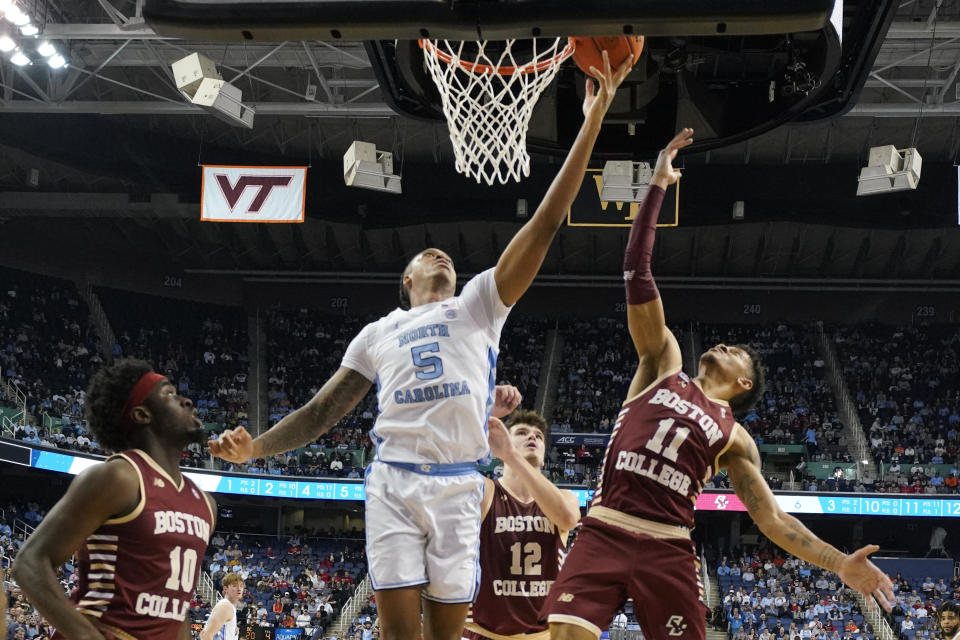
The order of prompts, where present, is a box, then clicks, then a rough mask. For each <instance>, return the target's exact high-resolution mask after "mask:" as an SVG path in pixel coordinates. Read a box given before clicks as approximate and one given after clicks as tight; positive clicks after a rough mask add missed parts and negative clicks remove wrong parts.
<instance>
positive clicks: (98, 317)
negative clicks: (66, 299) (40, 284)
mask: <svg viewBox="0 0 960 640" xmlns="http://www.w3.org/2000/svg"><path fill="white" fill-rule="evenodd" d="M75 284H76V286H77V291H78V292H79V293H80V297H82V298H83V300H84V302H86V303H87V309H89V310H90V319H91V320H93V324H94V327H95V328H96V330H97V335H98V336H99V337H100V355H101V356H102V357H103V359H104V360H105V361H106V362H107V363H113V345H114V344H115V343H116V342H117V337H116V334H114V332H113V327H112V326H111V325H110V319H109V318H107V313H106V311H104V310H103V305H102V304H100V297H99V296H97V294H96V293H94V291H93V285H91V284H90V283H89V282H87V281H86V280H85V279H77V280H76V281H75Z"/></svg>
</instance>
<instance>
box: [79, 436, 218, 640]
mask: <svg viewBox="0 0 960 640" xmlns="http://www.w3.org/2000/svg"><path fill="white" fill-rule="evenodd" d="M117 458H120V459H123V460H126V461H127V462H129V463H130V464H131V465H132V466H133V468H134V469H135V470H136V471H137V474H138V475H139V477H140V501H139V503H138V504H137V507H136V508H135V509H134V510H133V511H132V512H131V513H129V514H128V515H125V516H122V517H119V518H115V519H112V520H107V521H106V522H104V523H103V524H102V525H101V526H100V528H99V529H97V530H96V531H95V532H94V533H93V534H92V535H90V536H89V537H88V538H87V540H86V543H85V544H84V545H83V547H81V548H80V550H79V551H78V552H77V574H78V576H79V579H80V580H79V584H78V586H77V589H76V591H74V592H73V595H72V600H73V601H74V603H75V604H76V608H77V610H78V611H80V612H81V613H83V614H86V615H88V616H90V617H91V618H92V619H93V622H94V624H95V625H96V626H97V627H98V628H100V629H101V630H102V631H105V632H106V633H105V635H106V636H107V637H110V636H114V637H116V638H118V639H119V640H131V639H135V640H169V639H170V638H176V637H177V634H178V632H179V630H180V627H181V626H182V625H183V621H184V620H185V619H186V617H187V612H188V610H189V608H190V599H191V597H192V596H193V592H194V589H195V588H196V583H197V578H198V576H199V573H200V567H201V564H202V562H203V554H204V552H205V551H206V549H207V541H208V540H209V539H210V529H211V527H212V526H213V513H212V511H211V509H210V503H209V502H208V501H207V498H206V496H204V494H203V492H202V491H201V490H200V489H199V488H197V486H196V485H195V484H194V483H193V482H192V481H191V480H190V479H189V478H187V477H186V476H183V477H182V478H181V481H180V484H179V486H178V485H176V484H174V482H173V480H172V479H171V478H170V476H169V475H168V474H167V473H166V472H165V471H164V470H163V469H162V468H161V467H160V465H158V464H157V463H156V462H155V461H154V460H153V459H152V458H151V457H150V456H149V455H147V454H146V453H144V452H143V451H140V450H132V451H126V452H124V453H120V454H117V455H115V456H111V457H110V458H109V459H108V460H114V459H117ZM61 637H62V636H61Z"/></svg>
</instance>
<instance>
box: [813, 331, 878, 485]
mask: <svg viewBox="0 0 960 640" xmlns="http://www.w3.org/2000/svg"><path fill="white" fill-rule="evenodd" d="M816 338H817V343H818V345H819V347H820V348H819V349H818V351H819V353H820V355H821V356H822V357H823V362H824V368H825V370H826V373H827V375H828V376H829V378H828V381H829V382H830V385H831V386H832V387H833V392H834V394H833V395H834V399H835V400H836V402H837V409H838V411H839V413H840V418H841V419H842V420H843V423H844V425H845V426H846V428H847V433H848V436H849V437H850V438H851V448H852V449H853V453H854V455H855V456H856V460H857V477H858V478H860V477H862V475H863V474H862V470H863V467H866V468H867V469H870V468H872V467H873V466H874V463H873V458H872V456H871V455H870V447H869V446H868V445H867V437H866V436H865V435H864V434H863V425H862V424H861V423H860V416H859V415H858V413H857V408H856V406H854V403H853V401H852V400H851V399H850V390H849V388H848V387H847V381H846V379H844V377H843V369H842V367H840V364H839V363H838V362H837V355H836V353H835V352H834V349H833V344H832V343H831V341H830V338H829V336H827V334H826V332H825V331H824V330H823V323H822V322H818V323H817V325H816ZM874 477H876V476H875V475H874Z"/></svg>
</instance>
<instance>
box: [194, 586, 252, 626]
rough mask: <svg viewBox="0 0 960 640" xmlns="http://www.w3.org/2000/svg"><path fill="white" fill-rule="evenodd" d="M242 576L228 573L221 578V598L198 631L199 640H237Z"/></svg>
mask: <svg viewBox="0 0 960 640" xmlns="http://www.w3.org/2000/svg"><path fill="white" fill-rule="evenodd" d="M243 591H244V583H243V578H241V577H240V574H237V573H228V574H227V575H226V576H224V578H223V600H221V601H220V602H218V603H217V604H216V605H214V607H213V609H212V610H211V611H210V617H209V618H207V623H206V624H205V625H203V631H201V632H200V640H237V639H238V638H239V633H238V628H237V603H238V602H239V601H240V598H242V597H243Z"/></svg>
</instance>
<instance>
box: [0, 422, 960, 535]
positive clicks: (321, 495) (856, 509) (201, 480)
mask: <svg viewBox="0 0 960 640" xmlns="http://www.w3.org/2000/svg"><path fill="white" fill-rule="evenodd" d="M102 460H103V459H102V458H98V457H91V456H83V455H71V454H67V453H60V452H59V451H51V450H49V449H46V448H39V447H30V446H26V445H23V444H20V443H18V442H13V441H10V440H2V441H0V462H5V463H8V464H17V465H21V466H28V467H33V468H36V469H45V470H47V471H59V472H61V473H69V474H72V475H76V474H78V473H80V472H81V471H83V470H84V469H87V468H88V467H91V466H93V465H95V464H98V463H100V462H102ZM183 474H184V475H185V476H187V477H188V478H190V479H191V480H193V481H194V482H195V483H196V484H197V486H198V487H200V488H201V489H203V490H204V491H209V492H212V493H225V494H234V495H244V496H261V497H265V498H299V499H302V500H353V501H362V500H363V499H364V491H363V481H362V480H341V479H336V480H326V479H323V480H320V479H318V480H312V479H306V478H290V477H287V476H274V475H267V474H262V475H255V474H239V473H237V474H229V473H217V472H210V471H199V470H198V471H184V472H183ZM573 493H574V494H575V495H576V496H577V498H578V499H579V501H580V506H581V507H585V506H587V503H588V502H589V501H590V498H591V496H592V493H593V492H592V491H588V490H586V489H574V490H573ZM775 497H776V500H777V504H779V505H780V508H781V509H783V510H784V511H786V512H787V513H808V514H819V515H850V516H900V517H911V518H958V517H960V496H957V495H956V494H954V495H943V496H937V495H929V496H928V495H924V496H923V497H916V498H914V497H910V494H905V495H901V494H880V493H862V494H853V495H851V494H824V493H777V494H775ZM695 508H696V509H697V510H698V511H746V510H747V508H746V507H745V506H744V504H743V503H742V502H741V501H740V499H739V498H738V497H737V496H736V495H735V494H734V493H733V492H731V491H717V490H710V491H705V492H704V493H702V494H701V495H700V496H699V497H698V498H697V502H696V504H695Z"/></svg>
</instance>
